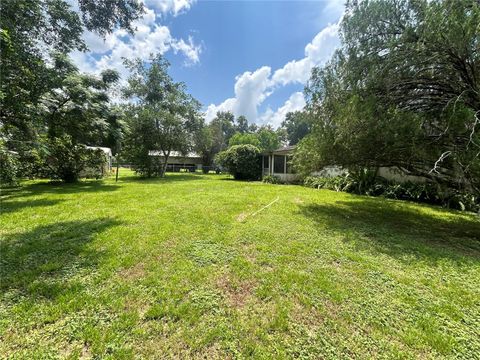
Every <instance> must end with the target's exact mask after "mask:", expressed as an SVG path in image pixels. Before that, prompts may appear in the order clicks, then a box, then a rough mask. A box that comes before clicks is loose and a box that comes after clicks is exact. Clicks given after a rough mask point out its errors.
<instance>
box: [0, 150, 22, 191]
mask: <svg viewBox="0 0 480 360" xmlns="http://www.w3.org/2000/svg"><path fill="white" fill-rule="evenodd" d="M18 168H19V162H18V155H16V154H13V153H11V152H10V151H7V150H6V149H1V148H0V184H1V185H15V184H16V183H17V177H18V173H19V169H18Z"/></svg>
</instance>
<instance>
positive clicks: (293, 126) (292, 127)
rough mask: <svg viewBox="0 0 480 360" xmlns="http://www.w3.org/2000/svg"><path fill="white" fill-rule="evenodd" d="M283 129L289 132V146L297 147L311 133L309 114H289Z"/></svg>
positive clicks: (298, 112) (296, 112)
mask: <svg viewBox="0 0 480 360" xmlns="http://www.w3.org/2000/svg"><path fill="white" fill-rule="evenodd" d="M282 127H283V128H284V129H285V130H286V132H287V139H288V143H289V145H296V144H297V143H298V142H299V141H300V140H302V139H303V138H304V137H305V136H306V135H307V134H308V133H309V132H310V121H309V119H308V114H307V113H306V112H303V111H295V112H289V113H288V114H287V115H286V116H285V120H284V121H283V122H282Z"/></svg>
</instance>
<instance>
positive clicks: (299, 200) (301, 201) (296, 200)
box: [293, 197, 303, 204]
mask: <svg viewBox="0 0 480 360" xmlns="http://www.w3.org/2000/svg"><path fill="white" fill-rule="evenodd" d="M293 202H294V203H295V204H303V200H302V199H300V198H299V197H295V198H294V199H293Z"/></svg>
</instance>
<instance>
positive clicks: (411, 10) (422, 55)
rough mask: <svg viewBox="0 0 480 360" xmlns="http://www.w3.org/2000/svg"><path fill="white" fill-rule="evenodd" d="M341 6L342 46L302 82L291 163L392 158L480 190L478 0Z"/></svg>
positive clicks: (387, 162) (386, 161)
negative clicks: (299, 135) (303, 118)
mask: <svg viewBox="0 0 480 360" xmlns="http://www.w3.org/2000/svg"><path fill="white" fill-rule="evenodd" d="M345 14H346V15H345V17H344V18H343V21H342V25H341V32H342V34H341V35H342V36H341V38H342V47H341V49H340V50H339V51H337V53H336V54H335V56H334V57H333V58H332V60H331V61H330V63H329V64H328V65H327V66H326V67H325V68H323V69H320V68H315V69H314V70H313V71H312V76H311V79H310V81H309V83H308V86H307V87H306V89H305V92H306V95H307V114H308V116H309V117H310V119H311V125H312V129H311V133H310V135H308V136H307V137H306V138H304V139H303V140H302V141H301V142H300V146H299V147H298V149H297V151H296V163H297V165H298V166H297V167H298V168H299V169H300V171H301V172H302V173H304V174H307V173H309V172H311V171H312V170H318V169H320V168H322V167H324V166H327V165H340V166H343V167H345V168H349V169H353V168H355V167H365V168H376V167H382V166H387V167H390V166H394V167H398V168H401V169H402V170H404V171H405V172H407V173H409V174H411V175H416V176H421V177H424V178H426V179H428V180H430V181H434V182H438V183H441V184H442V187H448V188H451V189H452V190H457V191H460V192H467V193H475V194H479V193H480V182H479V181H480V180H479V179H480V160H479V156H480V135H479V132H478V129H479V127H478V124H479V117H478V114H479V111H480V97H479V93H478V91H476V90H473V89H478V87H479V80H478V79H479V77H478V76H477V74H478V73H479V70H480V56H479V52H478V29H479V27H480V4H479V3H478V1H473V0H460V1H457V0H445V1H395V0H382V1H379V0H375V1H360V2H357V1H351V2H348V3H347V11H346V12H345Z"/></svg>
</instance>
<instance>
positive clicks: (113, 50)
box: [71, 1, 202, 77]
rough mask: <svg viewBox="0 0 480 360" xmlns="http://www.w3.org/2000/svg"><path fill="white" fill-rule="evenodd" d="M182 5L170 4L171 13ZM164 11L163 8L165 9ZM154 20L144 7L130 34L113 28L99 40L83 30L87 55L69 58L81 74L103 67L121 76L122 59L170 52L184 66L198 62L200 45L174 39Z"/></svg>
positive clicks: (153, 12)
mask: <svg viewBox="0 0 480 360" xmlns="http://www.w3.org/2000/svg"><path fill="white" fill-rule="evenodd" d="M186 2H187V1H180V3H179V4H177V5H172V6H173V7H172V9H173V10H172V11H180V10H181V9H186V8H188V7H187V6H186V5H181V4H183V3H186ZM173 3H177V1H172V4H173ZM188 3H189V4H190V5H191V3H192V2H191V1H190V2H188ZM159 4H160V2H159ZM190 5H189V6H190ZM159 6H160V5H159ZM162 6H163V5H162ZM165 6H167V5H165ZM165 9H167V8H166V7H165ZM165 11H167V10H165ZM156 19H157V14H156V12H155V11H154V10H153V9H150V8H146V9H145V14H144V16H143V17H142V18H141V19H139V20H137V21H136V22H135V23H134V24H133V27H134V28H135V33H134V34H133V35H131V34H128V33H127V32H126V31H125V30H123V29H117V30H115V31H114V32H113V33H111V34H108V35H107V36H106V37H105V38H102V37H100V36H98V35H97V34H95V33H92V32H88V31H87V32H85V33H84V35H83V38H84V40H85V43H86V45H87V46H88V47H89V49H90V52H88V53H81V52H78V51H76V52H73V53H72V54H71V56H72V59H73V60H74V62H75V63H76V64H77V66H78V67H79V69H80V70H82V71H85V72H100V71H102V70H104V69H106V68H113V69H116V70H118V71H119V72H120V74H121V75H122V77H125V76H126V75H127V70H126V69H125V67H124V66H123V58H130V59H131V58H136V57H139V58H141V59H142V60H147V59H148V58H149V56H150V54H152V53H155V54H156V53H160V54H164V53H166V52H167V51H170V50H171V51H173V52H174V53H181V54H183V56H185V59H186V60H185V64H186V65H191V64H196V63H198V62H199V61H200V54H201V52H202V46H201V45H199V44H195V42H194V40H193V38H192V37H191V36H190V37H189V38H188V39H187V40H184V39H176V38H174V37H173V36H172V34H171V33H170V29H169V28H168V27H167V26H164V25H159V24H158V23H157V22H156Z"/></svg>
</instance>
